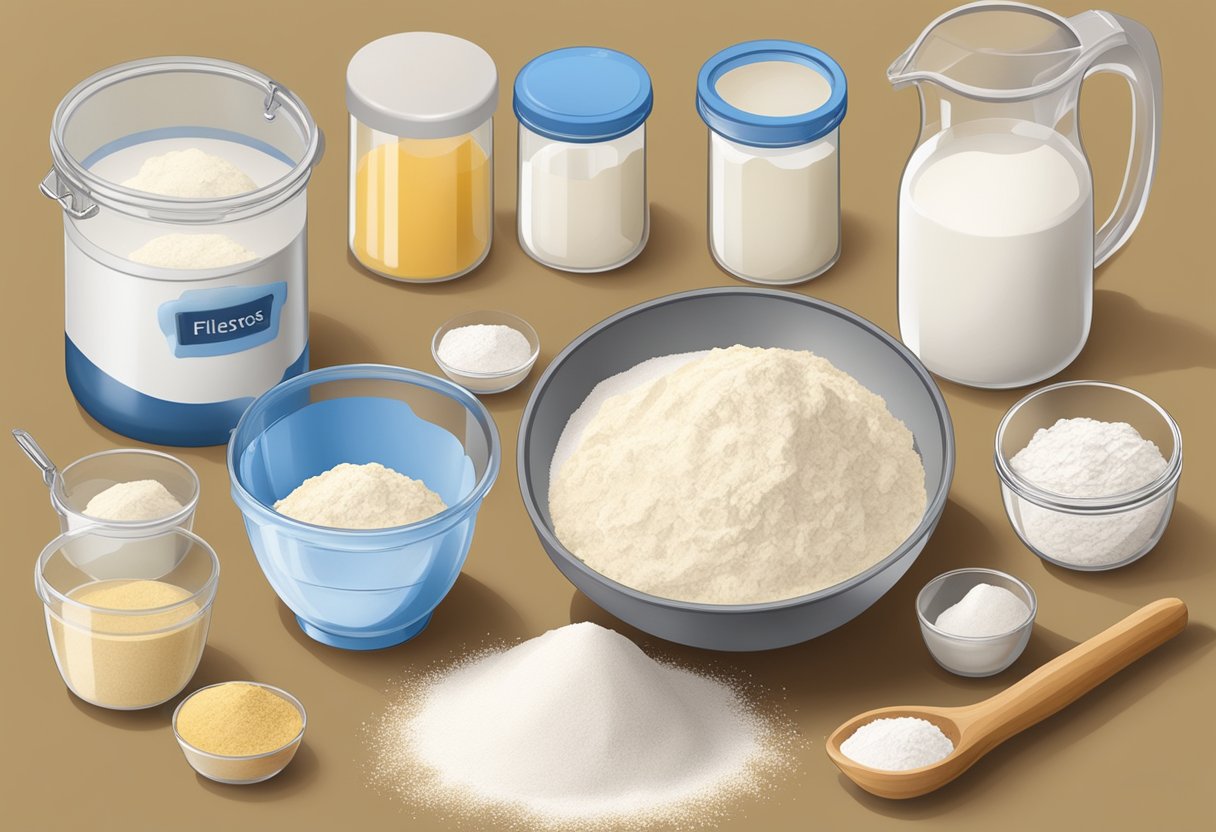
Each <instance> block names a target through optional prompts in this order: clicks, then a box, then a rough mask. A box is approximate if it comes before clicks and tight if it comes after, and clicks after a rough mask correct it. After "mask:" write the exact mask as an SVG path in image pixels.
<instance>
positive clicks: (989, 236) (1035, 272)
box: [899, 119, 1094, 387]
mask: <svg viewBox="0 0 1216 832" xmlns="http://www.w3.org/2000/svg"><path fill="white" fill-rule="evenodd" d="M1092 193H1093V188H1092V183H1091V180H1090V174H1089V166H1088V164H1087V163H1086V161H1085V158H1084V157H1083V156H1082V155H1081V153H1080V151H1079V150H1078V149H1077V148H1076V147H1075V146H1074V145H1073V144H1072V143H1071V142H1070V141H1069V140H1068V139H1067V138H1065V137H1064V136H1062V135H1060V134H1059V133H1057V132H1055V131H1054V130H1052V129H1051V128H1049V127H1045V126H1043V125H1040V124H1037V123H1034V122H1029V121H1022V120H1019V119H982V120H977V121H969V122H964V123H962V124H960V125H957V126H955V127H951V128H949V129H947V130H944V131H942V132H941V133H939V134H938V135H936V136H934V137H933V138H932V139H930V140H929V141H926V142H925V143H924V144H922V145H921V146H920V147H918V148H917V150H916V152H915V153H914V154H913V156H912V158H911V160H910V161H909V162H908V166H907V169H906V171H905V173H904V177H903V181H902V182H901V184H900V194H899V238H900V242H899V319H900V330H901V336H902V338H903V340H904V343H906V344H907V345H908V347H909V348H910V349H911V350H912V351H913V352H915V353H916V354H917V355H918V356H919V357H920V359H921V360H922V361H923V362H924V363H925V365H926V366H927V367H928V368H929V369H930V370H932V371H933V372H935V373H937V374H938V375H941V376H944V377H945V378H948V379H950V380H952V381H957V382H960V383H962V384H968V385H972V386H976V387H1020V386H1022V385H1025V384H1030V383H1032V382H1034V381H1038V380H1040V379H1042V378H1045V377H1046V376H1049V375H1053V374H1054V373H1057V372H1059V371H1060V370H1062V369H1064V368H1065V367H1066V366H1068V364H1069V363H1070V362H1071V361H1072V360H1073V359H1074V358H1076V356H1077V355H1078V354H1079V353H1080V351H1081V349H1082V347H1083V346H1084V345H1085V340H1086V338H1087V336H1088V334H1089V325H1090V318H1091V311H1092V310H1091V297H1092V284H1093V266H1094V247H1093V243H1094V234H1093V198H1092ZM1045 368H1047V369H1049V372H1044V370H1045Z"/></svg>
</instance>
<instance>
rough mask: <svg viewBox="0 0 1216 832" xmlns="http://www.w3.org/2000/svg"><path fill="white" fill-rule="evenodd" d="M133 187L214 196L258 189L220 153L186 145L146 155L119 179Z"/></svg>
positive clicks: (165, 193) (167, 193)
mask: <svg viewBox="0 0 1216 832" xmlns="http://www.w3.org/2000/svg"><path fill="white" fill-rule="evenodd" d="M122 184H123V185H124V186H125V187H128V188H132V189H133V190H136V191H143V192H144V193H149V194H158V195H160V196H175V197H181V198H187V199H202V198H207V199H214V198H217V197H225V196H236V195H237V194H243V193H248V192H249V191H253V190H257V187H258V185H257V183H256V182H254V181H253V179H252V178H251V177H250V176H249V174H247V173H245V171H243V170H241V169H240V168H238V167H237V166H236V165H234V164H232V162H229V161H228V160H227V159H225V158H223V157H222V156H216V155H215V154H213V153H207V152H206V151H203V150H199V149H198V148H197V147H188V148H186V149H185V150H170V151H169V152H168V153H162V154H160V155H159V156H149V157H148V158H147V159H144V161H143V164H142V165H140V167H139V173H137V174H135V176H133V177H131V178H130V179H128V180H126V181H125V182H123V183H122Z"/></svg>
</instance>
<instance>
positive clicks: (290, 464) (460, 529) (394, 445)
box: [228, 364, 500, 650]
mask: <svg viewBox="0 0 1216 832" xmlns="http://www.w3.org/2000/svg"><path fill="white" fill-rule="evenodd" d="M499 454H500V449H499V441H498V430H497V428H496V427H495V426H494V420H493V418H492V417H491V416H490V413H489V411H487V410H486V409H485V407H484V406H483V405H482V404H481V403H480V402H479V401H478V400H477V399H476V397H474V396H473V395H472V394H471V393H469V392H468V391H466V390H465V389H464V388H462V387H459V386H457V385H455V384H452V383H451V382H448V381H445V380H443V379H440V378H436V377H435V376H431V375H427V374H426V373H420V372H417V371H414V370H407V369H403V368H401V367H389V366H385V365H380V364H351V365H346V366H339V367H327V368H325V369H321V370H314V371H312V372H310V373H304V374H303V375H300V376H296V377H295V378H293V379H290V380H288V381H285V382H283V383H282V384H280V385H278V386H277V387H274V388H273V389H271V390H270V391H268V392H266V393H264V394H263V395H262V396H260V397H259V398H258V399H256V400H255V401H254V402H253V404H251V405H250V406H249V409H248V410H246V411H245V414H244V416H242V417H241V420H240V422H239V423H237V426H236V429H235V430H234V431H233V433H232V437H231V439H230V440H229V442H228V474H229V477H230V478H231V480H232V498H233V500H234V501H235V502H236V504H237V507H238V508H239V509H240V510H241V514H242V515H243V516H244V518H245V530H246V531H247V532H248V534H249V542H250V544H251V545H252V546H253V551H254V554H255V555H257V559H258V565H260V566H261V567H262V572H263V573H264V574H265V575H266V579H267V580H268V581H269V582H270V585H271V586H272V587H273V588H274V591H275V592H276V593H278V596H279V597H280V598H281V599H283V603H285V604H287V606H288V607H290V608H291V610H292V612H294V613H295V614H296V619H297V620H298V621H299V623H300V627H301V628H302V629H303V630H304V632H305V633H307V634H308V635H309V636H310V637H311V638H313V639H316V640H317V641H320V642H322V643H324V644H329V645H332V646H334V647H342V648H345V649H348V650H375V649H378V648H382V647H391V646H393V645H395V644H400V643H402V642H404V641H408V640H409V639H411V638H413V637H414V636H416V635H418V633H420V632H422V630H423V628H425V627H426V625H427V622H429V621H430V618H431V613H432V612H433V611H434V610H435V607H437V606H438V605H439V602H440V601H442V600H443V598H444V596H445V595H447V593H448V590H450V589H451V588H452V585H453V584H454V583H455V582H456V577H457V576H458V575H459V574H460V568H461V566H462V565H463V564H464V559H465V556H466V555H467V554H468V551H469V544H470V543H471V542H472V540H473V527H474V525H475V523H476V521H477V511H478V509H479V508H481V503H482V500H484V499H485V496H486V494H487V493H488V492H489V490H490V486H491V485H493V483H494V478H495V477H496V476H497V475H498V465H499ZM342 462H350V463H357V464H364V463H368V462H379V463H381V464H382V465H385V466H387V467H389V468H392V469H394V470H396V471H399V472H400V473H402V474H406V475H407V476H410V477H414V478H415V479H421V480H422V481H423V482H425V483H426V484H427V486H428V487H430V488H431V489H433V490H434V491H436V492H437V493H438V494H439V496H441V497H442V498H443V501H444V503H446V504H447V506H448V508H447V509H446V510H445V511H442V512H440V513H439V514H436V515H435V516H433V517H429V518H427V519H426V520H422V521H420V522H417V523H410V524H408V525H405V526H396V527H394V528H389V529H373V530H355V529H333V528H329V527H326V526H315V525H312V524H311V523H302V522H300V521H298V520H293V519H291V518H290V517H285V516H284V515H282V514H279V513H278V512H276V511H275V510H274V509H273V506H274V504H275V502H276V501H277V500H280V499H282V498H283V497H285V496H287V495H288V494H289V493H291V491H292V490H294V489H295V488H296V486H298V485H299V484H300V483H302V482H303V481H304V480H306V479H308V478H309V477H313V476H316V475H317V474H320V473H322V472H324V471H327V470H329V469H330V468H332V467H334V466H335V465H338V464H339V463H342Z"/></svg>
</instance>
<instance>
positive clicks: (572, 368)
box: [518, 288, 954, 650]
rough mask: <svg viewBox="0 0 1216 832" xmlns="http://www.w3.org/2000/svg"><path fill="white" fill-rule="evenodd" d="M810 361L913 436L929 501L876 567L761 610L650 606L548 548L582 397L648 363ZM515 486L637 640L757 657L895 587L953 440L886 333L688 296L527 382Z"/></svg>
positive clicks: (796, 301)
mask: <svg viewBox="0 0 1216 832" xmlns="http://www.w3.org/2000/svg"><path fill="white" fill-rule="evenodd" d="M735 344H744V345H746V346H750V347H785V348H787V349H800V350H811V351H812V352H814V353H816V354H818V355H821V356H823V357H824V358H827V359H828V360H829V361H831V362H832V363H833V364H835V365H836V366H837V367H839V368H840V369H842V370H844V371H845V372H848V373H850V374H852V375H853V376H854V377H855V378H857V380H858V381H860V382H861V383H862V384H864V385H865V386H866V387H868V388H870V389H871V390H873V391H874V392H875V393H878V394H879V395H880V396H882V397H883V398H884V399H886V402H887V407H888V408H890V410H891V412H892V413H894V414H895V416H896V417H897V418H899V419H901V420H902V421H903V423H904V424H906V425H907V426H908V428H909V429H910V430H911V431H912V433H913V435H914V437H915V440H916V449H917V451H918V452H919V453H920V456H921V459H922V460H923V462H924V466H925V490H926V491H927V492H928V495H929V500H928V505H927V507H926V509H925V516H924V517H923V518H921V521H920V525H918V526H917V527H916V530H915V531H914V532H913V533H912V534H911V536H909V537H908V539H907V540H905V541H904V542H903V544H902V545H901V546H900V547H899V548H898V549H896V550H895V551H894V552H892V553H891V554H889V555H888V556H887V557H886V558H884V559H883V560H881V561H879V562H878V563H876V564H875V565H874V566H872V567H870V568H869V569H867V570H866V571H865V572H863V573H861V574H860V575H857V576H855V577H853V578H850V579H849V580H847V581H844V582H843V583H840V584H836V585H835V586H831V587H828V588H826V589H822V590H820V591H818V592H813V593H811V594H810V595H803V596H800V597H798V598H790V599H788V600H784V601H774V602H770V603H764V604H737V605H734V604H732V605H719V604H698V603H690V602H687V601H673V600H670V599H666V598H659V597H657V596H654V595H648V594H646V593H644V592H639V591H637V590H636V589H631V588H629V587H627V586H624V585H623V584H620V583H617V582H616V581H613V580H610V579H608V578H606V577H604V576H603V575H601V574H599V573H598V572H595V571H594V570H592V569H591V568H590V567H589V566H587V565H586V564H585V563H583V562H582V561H581V560H579V559H578V558H577V557H575V556H574V555H573V554H571V553H570V551H569V550H568V549H566V547H564V546H563V545H562V544H561V541H559V540H558V539H557V535H556V534H554V531H553V521H552V519H551V518H550V516H549V463H550V462H551V460H552V458H553V451H554V449H555V448H556V447H557V442H558V439H559V438H560V436H561V433H562V430H563V428H565V426H566V422H567V420H568V419H569V418H570V414H572V413H573V412H574V411H575V410H576V409H578V407H579V405H581V404H582V403H583V400H584V399H586V397H587V395H588V394H589V393H590V392H591V389H592V388H593V387H595V385H596V384H598V383H599V382H601V381H603V380H604V379H606V378H608V377H609V376H612V375H615V374H617V373H620V372H623V371H625V370H628V369H629V368H630V367H633V366H634V365H636V364H639V363H640V362H642V361H645V360H647V359H649V358H654V357H656V356H660V355H671V354H673V353H682V352H692V351H695V350H705V349H710V348H712V347H730V346H733V345H735ZM518 465H519V484H520V490H521V492H522V493H523V498H524V505H525V507H526V508H527V509H528V514H529V516H530V517H531V518H532V525H533V526H535V527H536V533H537V534H538V535H539V536H540V541H541V544H542V545H543V546H544V547H545V551H547V552H548V553H549V557H550V558H551V559H552V560H553V562H554V564H556V565H557V568H558V569H560V570H561V571H562V574H564V575H565V576H566V578H568V579H569V580H570V582H571V583H573V584H574V585H575V586H576V587H578V588H579V589H580V590H582V592H583V593H585V594H586V595H587V597H589V598H590V599H591V600H592V601H594V602H595V603H596V604H598V605H599V606H601V607H603V608H604V609H605V610H607V611H608V612H610V613H612V614H613V615H615V616H616V617H617V618H620V619H621V620H622V621H625V622H627V623H629V624H632V625H633V626H634V627H637V628H638V629H640V630H644V631H645V632H647V633H650V634H651V635H655V636H658V637H659V638H664V639H667V640H669V641H674V642H678V643H680V644H687V645H690V646H692V647H703V648H707V649H711V650H767V649H770V648H775V647H785V646H787V645H790V644H797V643H798V642H802V641H807V640H809V639H812V638H815V637H816V636H820V635H823V634H824V633H826V632H828V631H830V630H834V629H835V628H837V627H839V626H840V625H842V624H844V623H846V622H847V621H849V620H851V619H852V618H854V617H855V616H857V615H859V614H861V613H862V612H864V611H865V610H866V609H868V608H869V606H870V605H871V604H873V603H874V602H875V601H877V600H878V599H879V598H881V597H882V596H883V594H884V593H885V592H886V591H887V590H888V589H890V588H891V587H892V586H894V584H895V582H896V581H898V580H899V579H900V578H901V577H903V575H904V573H905V572H907V571H908V568H909V567H910V566H911V565H912V563H913V561H915V560H916V556H917V555H919V554H920V552H921V550H922V549H924V547H925V543H926V542H927V541H928V539H929V535H930V534H932V533H933V529H934V527H935V526H936V525H937V521H938V519H939V518H940V517H941V514H942V509H943V508H944V507H945V505H946V494H947V492H948V491H949V490H950V479H951V477H952V476H953V474H954V432H953V429H952V427H951V424H950V413H949V411H947V410H946V402H945V400H944V399H943V398H942V394H941V391H940V390H938V389H937V385H936V384H935V383H934V381H933V379H932V377H930V375H929V372H928V371H927V370H926V369H925V368H924V366H923V365H922V364H921V363H920V362H919V361H918V360H917V359H916V358H915V356H913V355H912V353H911V352H909V351H908V350H907V348H905V347H904V346H903V345H902V344H900V343H899V342H898V341H896V340H895V339H894V338H892V337H891V336H890V335H888V334H887V333H885V332H883V331H882V330H881V329H879V328H878V327H876V326H875V325H874V324H872V323H870V322H869V321H867V320H865V319H863V318H860V317H858V316H857V315H854V314H853V313H852V312H849V311H847V310H844V309H841V308H840V307H838V306H833V305H832V304H830V303H824V302H823V301H819V300H815V299H814V298H808V297H805V296H803V295H798V294H793V293H791V292H781V291H775V290H771V289H745V288H722V289H698V290H696V291H693V292H684V293H681V294H676V295H668V296H667V297H663V298H658V299H657V300H652V301H648V302H646V303H643V304H640V305H638V306H634V307H632V308H630V309H626V310H625V311H624V312H620V313H618V314H616V315H613V316H612V317H610V318H608V319H607V320H604V321H602V322H600V323H599V324H597V325H595V326H593V327H591V329H589V330H587V331H586V332H584V333H583V334H582V335H580V336H579V337H577V338H575V339H574V341H573V342H571V343H570V345H569V346H567V347H566V348H565V349H564V350H562V352H561V354H560V355H558V356H557V358H555V359H554V360H553V363H551V364H550V365H549V368H548V369H547V370H546V371H545V374H544V375H543V376H542V377H541V379H540V381H539V382H537V385H536V389H535V390H533V391H532V397H531V399H530V400H529V401H528V407H527V409H526V410H525V411H524V416H523V422H522V425H521V427H520V431H519V453H518Z"/></svg>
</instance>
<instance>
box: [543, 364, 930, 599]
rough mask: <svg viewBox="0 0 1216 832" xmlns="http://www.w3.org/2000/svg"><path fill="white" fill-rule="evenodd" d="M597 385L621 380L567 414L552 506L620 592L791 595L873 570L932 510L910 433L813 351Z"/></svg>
mask: <svg viewBox="0 0 1216 832" xmlns="http://www.w3.org/2000/svg"><path fill="white" fill-rule="evenodd" d="M635 371H636V372H637V373H638V374H639V375H643V374H644V375H645V376H646V377H647V379H646V381H645V382H644V383H642V384H641V385H640V386H635V385H634V384H633V383H632V382H633V379H630V378H626V376H629V375H631V374H632V373H634V372H635ZM601 387H608V388H617V389H622V388H624V389H622V392H620V393H618V394H616V395H609V396H607V397H604V396H603V395H602V393H601V391H600V389H599V388H597V390H596V391H593V393H592V394H591V396H590V397H589V398H588V401H587V403H586V405H585V406H584V408H583V409H580V410H579V411H578V412H576V414H575V415H574V417H572V419H571V420H570V422H569V423H568V425H567V429H566V431H565V433H564V434H563V436H562V438H561V441H560V442H559V444H558V449H557V453H556V454H555V458H554V470H553V472H552V474H553V475H552V477H551V480H550V488H549V509H550V513H551V515H552V518H553V522H554V527H555V531H556V533H557V536H558V538H559V539H560V540H561V541H562V543H563V544H564V545H565V546H566V548H568V549H569V550H570V551H571V552H573V553H574V554H575V555H576V556H578V557H579V558H581V559H582V560H583V561H584V562H586V563H587V565H588V566H590V567H591V568H592V569H595V570H596V571H598V572H600V573H601V574H602V575H604V576H606V577H608V578H611V579H613V580H615V581H618V582H620V583H623V584H625V585H626V586H630V587H633V588H635V589H638V590H641V591H643V592H646V593H649V594H651V595H657V596H660V597H663V598H672V599H677V600H684V601H696V602H702V603H711V604H745V603H759V602H765V601H776V600H781V599H786V598H794V597H797V596H799V595H804V594H807V593H810V592H814V591H816V590H819V589H823V588H825V587H828V586H832V585H834V584H837V583H840V582H841V581H843V580H846V579H848V578H850V577H852V576H853V575H856V574H859V573H860V572H863V571H865V570H866V569H867V568H869V567H870V566H872V565H873V564H875V563H877V562H878V561H880V560H882V559H883V558H885V557H886V556H887V555H889V554H890V553H891V552H892V551H894V550H895V549H896V547H898V546H899V544H900V543H902V542H903V541H904V540H905V539H906V538H907V537H908V535H909V534H910V533H911V532H912V531H913V530H914V529H915V528H916V526H917V525H918V524H919V523H920V520H921V518H922V516H923V514H924V511H925V505H926V501H927V498H926V493H925V472H924V466H923V465H922V464H921V460H920V457H919V456H918V455H917V453H916V451H915V449H914V448H913V438H912V433H911V431H909V430H908V428H907V427H906V426H904V424H903V423H902V422H900V421H899V420H898V419H896V418H895V417H894V416H892V415H891V413H890V411H889V410H888V409H887V407H886V403H885V402H884V401H883V400H882V398H881V397H879V396H877V395H875V394H874V393H872V392H870V391H869V390H867V389H866V388H865V387H863V386H862V385H861V384H860V383H859V382H858V381H857V380H856V379H854V378H853V377H852V376H850V375H848V374H847V373H844V372H842V371H841V370H839V369H837V368H836V367H835V366H833V365H832V364H831V363H830V362H829V361H827V360H825V359H823V358H820V357H819V356H816V355H813V354H812V353H810V352H805V351H797V350H785V349H758V348H749V347H742V346H734V347H731V348H729V349H715V350H712V351H711V352H709V353H706V354H700V355H694V356H692V357H691V358H687V357H685V356H669V357H665V358H663V359H656V360H655V361H652V362H646V363H644V364H641V365H638V367H636V368H635V370H632V371H629V372H628V373H626V374H622V375H621V376H617V377H615V378H613V379H609V380H607V381H606V382H604V383H603V384H602V385H601ZM597 397H598V398H600V399H601V401H600V402H599V404H598V406H597V405H596V402H595V401H594V400H595V399H597ZM592 408H596V409H594V410H592Z"/></svg>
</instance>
